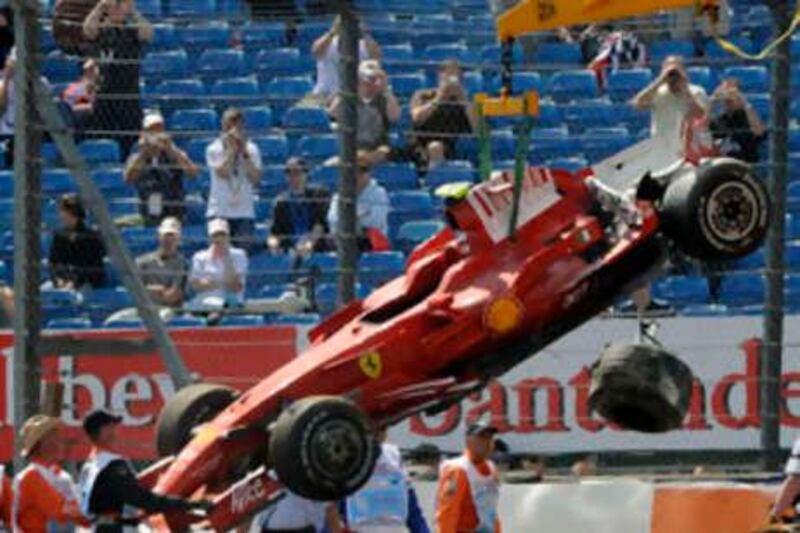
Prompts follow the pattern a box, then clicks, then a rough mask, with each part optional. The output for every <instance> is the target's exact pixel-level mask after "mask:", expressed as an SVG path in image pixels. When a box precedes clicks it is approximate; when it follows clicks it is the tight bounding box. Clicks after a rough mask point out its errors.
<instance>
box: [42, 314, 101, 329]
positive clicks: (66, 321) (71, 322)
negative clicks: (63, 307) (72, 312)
mask: <svg viewBox="0 0 800 533" xmlns="http://www.w3.org/2000/svg"><path fill="white" fill-rule="evenodd" d="M46 329H52V330H74V329H92V321H91V320H90V319H89V318H87V317H75V318H55V319H53V320H49V321H48V322H47V326H46Z"/></svg>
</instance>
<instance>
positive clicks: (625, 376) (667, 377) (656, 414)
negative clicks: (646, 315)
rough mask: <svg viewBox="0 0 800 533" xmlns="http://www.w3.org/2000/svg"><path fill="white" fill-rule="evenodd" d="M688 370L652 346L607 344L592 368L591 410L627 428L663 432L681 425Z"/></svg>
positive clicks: (686, 401) (686, 405) (689, 391)
mask: <svg viewBox="0 0 800 533" xmlns="http://www.w3.org/2000/svg"><path fill="white" fill-rule="evenodd" d="M692 379H693V378H692V372H691V370H689V367H688V366H686V364H685V363H683V361H681V360H680V359H678V358H677V357H675V356H674V355H672V354H671V353H669V352H667V351H665V350H663V349H661V348H658V347H656V346H651V345H645V344H637V345H611V346H609V347H608V348H606V350H605V351H604V352H603V354H602V355H601V357H600V359H599V360H598V361H597V362H596V363H595V364H594V366H593V367H592V383H591V388H590V390H589V407H590V408H591V409H593V410H595V411H597V412H598V413H600V415H601V416H603V418H605V419H606V420H608V421H610V422H613V423H615V424H618V425H620V426H622V427H624V428H626V429H632V430H634V431H641V432H644V433H662V432H665V431H670V430H672V429H676V428H678V427H680V425H681V424H682V423H683V419H684V417H685V416H686V411H687V410H688V408H689V399H690V397H691V394H692Z"/></svg>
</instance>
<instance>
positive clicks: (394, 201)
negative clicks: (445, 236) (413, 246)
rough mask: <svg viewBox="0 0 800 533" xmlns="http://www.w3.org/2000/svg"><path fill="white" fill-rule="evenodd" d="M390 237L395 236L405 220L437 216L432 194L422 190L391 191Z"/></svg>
mask: <svg viewBox="0 0 800 533" xmlns="http://www.w3.org/2000/svg"><path fill="white" fill-rule="evenodd" d="M389 203H390V207H391V210H390V211H389V234H390V235H389V237H390V238H394V237H395V236H396V235H397V230H398V229H400V226H402V225H403V224H404V223H405V222H409V221H411V220H423V219H430V218H435V217H436V216H437V214H436V209H435V208H434V205H433V200H432V199H431V197H430V195H429V194H428V193H426V192H422V191H400V192H394V193H389Z"/></svg>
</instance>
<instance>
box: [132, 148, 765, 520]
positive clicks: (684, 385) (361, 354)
mask: <svg viewBox="0 0 800 533" xmlns="http://www.w3.org/2000/svg"><path fill="white" fill-rule="evenodd" d="M658 148H659V147H657V146H655V145H654V144H652V143H647V142H646V143H643V144H642V145H639V146H636V147H633V148H631V149H629V150H627V151H625V152H623V153H621V154H619V155H618V156H615V157H614V158H611V159H610V160H607V161H605V162H603V163H601V164H600V165H597V166H595V167H594V168H592V169H587V170H586V171H585V172H582V173H580V174H577V175H573V174H570V173H567V172H563V171H555V170H547V169H538V168H530V169H528V170H527V171H526V173H525V177H524V181H523V185H522V187H521V191H520V195H521V199H520V204H519V212H518V224H517V226H516V231H514V232H513V233H512V234H510V233H511V232H510V228H511V222H510V221H511V217H512V215H511V211H512V205H513V203H514V202H513V200H512V196H513V189H514V186H513V177H512V174H511V173H496V174H495V176H493V178H492V179H491V180H490V181H487V182H485V183H482V184H480V185H476V186H473V187H471V188H470V189H468V192H466V193H465V194H462V195H461V196H460V197H457V198H451V199H450V200H449V201H448V205H447V208H446V216H447V219H448V222H449V228H447V229H446V230H444V231H442V232H441V233H440V234H438V235H436V236H435V237H433V238H432V239H430V240H429V241H427V242H425V243H423V244H422V245H420V246H419V247H418V248H417V249H416V250H415V251H414V252H413V253H412V254H411V256H410V257H409V260H408V266H407V270H406V272H405V274H404V275H403V276H402V277H400V278H398V279H395V280H394V281H391V282H389V283H388V284H386V285H384V286H383V287H381V288H379V289H377V290H376V291H375V292H374V293H373V294H371V295H370V296H369V297H368V298H366V299H365V300H363V301H355V302H352V303H351V304H349V305H347V306H346V307H344V308H342V309H340V310H339V311H338V312H337V313H336V314H334V315H333V316H331V317H330V318H328V319H327V320H326V321H324V322H323V323H321V324H320V325H318V326H317V327H316V328H314V329H313V330H312V331H311V332H310V341H311V344H310V347H309V348H308V349H307V350H306V351H305V353H303V354H302V355H301V356H300V357H298V358H297V359H296V360H293V361H291V362H290V363H289V364H287V365H285V366H284V367H282V368H281V369H279V370H278V371H276V372H275V373H274V374H272V375H269V376H267V377H266V378H264V380H263V381H261V382H260V383H259V384H258V385H256V386H255V387H253V388H252V389H250V390H247V391H244V392H242V393H241V394H238V395H236V394H234V392H233V391H231V390H229V389H226V388H224V387H219V386H215V385H210V384H197V385H193V386H189V387H187V388H185V389H183V390H181V391H180V392H179V393H178V394H177V395H176V396H175V397H174V398H173V400H171V401H170V402H169V403H168V405H167V406H166V407H165V409H164V411H163V413H162V416H161V418H160V421H159V427H158V445H159V449H160V451H161V452H162V453H163V454H164V455H165V456H168V458H167V459H164V461H163V462H162V463H160V464H159V465H157V466H156V467H154V469H153V470H151V472H149V474H148V476H147V479H149V480H154V481H153V484H154V486H155V489H156V490H157V491H158V492H161V493H165V494H173V495H181V496H193V497H207V498H213V499H214V501H215V503H216V506H215V508H214V510H213V511H212V512H211V513H210V515H209V516H208V517H206V520H207V521H208V522H207V523H205V524H204V525H203V527H206V528H213V529H217V530H223V529H227V528H230V527H232V526H234V525H235V524H237V523H239V522H241V521H243V520H245V519H247V517H248V516H250V515H251V514H252V513H254V512H256V511H258V510H259V509H261V508H263V507H265V506H266V505H267V504H268V503H269V502H270V501H272V500H274V499H275V498H276V497H279V496H280V494H281V492H282V488H283V487H288V488H290V489H291V490H292V491H294V492H295V493H298V494H300V495H303V496H306V497H309V498H313V499H319V500H335V499H339V498H342V497H343V496H345V495H347V494H350V493H352V492H353V491H355V490H356V489H358V488H359V487H360V486H361V485H362V484H363V483H365V482H366V481H367V479H368V478H369V476H370V473H371V470H372V467H373V464H374V461H375V460H376V455H377V453H378V450H379V448H378V446H377V445H376V443H375V441H374V439H373V436H372V433H373V430H372V428H373V427H374V424H381V425H383V424H393V423H395V422H397V421H399V420H401V419H403V418H405V417H407V416H409V415H411V414H412V413H416V412H420V411H426V412H437V411H438V410H442V409H445V408H447V407H448V406H449V405H451V404H452V403H453V402H457V401H459V400H460V399H461V398H463V397H464V396H465V395H467V394H469V393H471V392H474V391H476V390H479V389H480V388H481V387H483V386H485V385H486V384H487V382H488V381H489V380H491V379H493V378H495V377H497V376H499V375H501V374H503V373H504V372H506V371H507V370H509V369H510V368H511V367H513V366H514V365H516V364H517V363H519V362H521V361H523V360H524V359H526V358H528V357H531V356H533V355H534V354H535V353H536V352H537V351H538V350H541V349H542V348H543V347H545V346H547V345H548V344H549V343H551V342H553V341H554V340H556V339H558V338H559V337H561V336H563V335H565V334H566V333H568V332H569V331H570V330H572V329H573V328H575V327H577V326H579V325H580V324H582V323H584V322H585V321H587V320H589V319H590V318H592V317H593V316H595V315H596V314H598V313H599V312H601V311H603V310H604V309H606V308H608V307H609V306H610V305H612V304H613V303H614V301H615V300H616V299H618V298H619V297H621V296H624V295H626V294H627V293H629V292H630V291H632V290H633V289H635V288H637V287H638V286H641V285H642V284H643V283H646V282H647V280H648V277H649V276H651V275H652V274H653V272H654V271H656V270H658V269H659V268H660V267H662V266H663V265H664V263H665V261H666V255H667V254H666V251H667V249H668V247H669V246H671V245H675V246H676V247H677V248H679V249H680V250H682V251H683V252H684V253H687V254H690V255H692V256H694V257H698V258H703V259H714V260H724V259H732V258H737V257H741V256H743V255H746V254H748V253H750V252H752V251H753V250H755V249H756V248H757V247H758V246H759V245H760V244H761V243H762V241H763V239H764V236H765V233H766V230H767V226H768V218H769V202H768V197H767V194H766V192H765V190H764V187H763V186H762V184H761V182H760V181H759V179H758V178H757V177H755V176H754V175H753V173H752V172H751V170H750V168H749V167H748V166H747V165H745V164H743V163H740V162H738V161H734V160H730V159H716V160H706V161H703V162H702V163H700V164H691V163H688V162H685V161H679V162H678V163H676V164H675V165H670V166H669V168H665V167H667V166H668V165H665V164H664V163H665V162H666V161H665V160H664V158H663V157H661V156H658V155H656V154H658V153H659V150H658ZM659 158H661V160H659ZM673 159H674V158H673ZM659 169H661V170H660V171H658V170H659ZM264 356H265V357H268V356H269V354H264ZM593 378H594V379H593V386H592V390H591V403H592V406H593V407H594V408H595V409H596V410H597V411H598V412H599V413H600V414H601V415H603V416H605V417H606V418H608V419H610V420H612V421H614V422H616V423H618V424H620V425H622V426H624V427H627V428H631V429H635V430H640V431H651V432H655V431H666V430H669V429H672V428H675V427H677V426H678V425H680V423H681V421H682V419H683V416H684V414H685V412H686V409H687V405H688V401H689V395H690V388H691V379H692V378H691V372H690V371H689V369H688V368H686V366H685V365H684V364H683V363H682V362H680V361H679V360H678V359H677V358H675V357H674V356H672V355H670V354H668V353H667V352H665V351H664V350H662V349H660V348H658V347H656V346H650V345H637V346H631V347H626V346H612V347H610V348H608V349H607V350H606V352H605V353H604V354H603V356H602V357H601V358H600V360H599V362H598V364H596V365H595V367H594V369H593ZM156 480H157V481H156ZM164 519H165V521H166V523H167V524H168V525H169V527H170V528H172V529H185V528H187V527H189V526H190V524H192V523H194V522H196V520H197V518H195V517H192V516H188V515H180V514H176V515H171V516H168V517H165V518H164Z"/></svg>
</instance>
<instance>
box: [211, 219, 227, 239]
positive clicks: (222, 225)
mask: <svg viewBox="0 0 800 533" xmlns="http://www.w3.org/2000/svg"><path fill="white" fill-rule="evenodd" d="M217 233H225V234H226V235H230V234H231V230H230V227H229V226H228V221H227V220H225V219H224V218H215V219H213V220H211V221H210V222H209V223H208V236H209V237H213V236H214V235H216V234H217Z"/></svg>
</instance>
